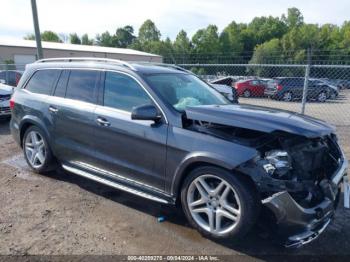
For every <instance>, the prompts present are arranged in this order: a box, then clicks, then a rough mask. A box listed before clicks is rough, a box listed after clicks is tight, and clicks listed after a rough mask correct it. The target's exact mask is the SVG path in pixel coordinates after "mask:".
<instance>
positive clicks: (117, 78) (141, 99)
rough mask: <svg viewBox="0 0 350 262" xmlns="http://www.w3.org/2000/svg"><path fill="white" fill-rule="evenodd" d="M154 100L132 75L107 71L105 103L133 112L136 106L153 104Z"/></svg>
mask: <svg viewBox="0 0 350 262" xmlns="http://www.w3.org/2000/svg"><path fill="white" fill-rule="evenodd" d="M151 103H152V100H151V99H150V97H149V96H148V94H147V93H146V92H145V90H143V88H142V87H141V86H140V85H139V84H138V83H137V82H136V81H135V80H134V79H132V78H131V77H129V76H126V75H124V74H119V73H114V72H107V73H106V79H105V89H104V105H105V106H108V107H113V108H116V109H120V110H124V111H128V112H131V111H132V108H133V107H135V106H140V105H144V104H151Z"/></svg>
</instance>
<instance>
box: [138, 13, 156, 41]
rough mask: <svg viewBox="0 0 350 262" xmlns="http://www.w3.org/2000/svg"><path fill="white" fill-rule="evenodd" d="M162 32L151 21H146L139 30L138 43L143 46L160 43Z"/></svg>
mask: <svg viewBox="0 0 350 262" xmlns="http://www.w3.org/2000/svg"><path fill="white" fill-rule="evenodd" d="M160 36H161V34H160V32H159V30H158V28H157V27H156V25H155V24H154V23H153V22H152V21H151V20H149V19H148V20H146V21H145V22H144V23H143V24H142V25H141V27H140V29H139V34H138V41H139V42H140V43H141V44H144V43H147V42H152V41H159V40H160Z"/></svg>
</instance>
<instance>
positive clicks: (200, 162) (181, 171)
mask: <svg viewBox="0 0 350 262" xmlns="http://www.w3.org/2000/svg"><path fill="white" fill-rule="evenodd" d="M252 157H254V156H252ZM239 164H241V163H232V162H227V161H225V160H223V159H220V158H213V157H208V156H196V157H189V158H187V159H186V160H184V161H183V162H182V164H181V165H180V166H179V168H178V169H177V170H176V172H175V175H174V178H173V181H172V184H171V195H173V196H174V197H175V199H177V200H178V199H179V195H180V192H181V188H182V185H183V183H184V181H185V179H186V177H187V175H188V174H189V173H190V172H192V171H193V170H194V169H196V168H198V167H202V166H211V167H217V168H221V169H224V170H226V171H228V172H230V173H232V174H234V175H237V176H240V177H242V178H243V179H245V180H247V181H248V182H249V183H252V184H253V185H254V187H255V183H254V181H253V179H252V178H251V177H250V176H249V175H246V174H243V173H241V172H240V171H238V170H237V169H236V168H237V167H238V165H239Z"/></svg>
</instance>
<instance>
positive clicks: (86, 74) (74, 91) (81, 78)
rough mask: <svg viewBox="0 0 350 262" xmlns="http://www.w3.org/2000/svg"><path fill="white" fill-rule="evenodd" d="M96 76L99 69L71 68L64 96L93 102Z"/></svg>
mask: <svg viewBox="0 0 350 262" xmlns="http://www.w3.org/2000/svg"><path fill="white" fill-rule="evenodd" d="M98 76H99V71H93V70H72V71H71V72H70V76H69V80H68V85H67V91H66V98H70V99H76V100H80V101H84V102H88V103H93V102H95V94H96V91H95V90H96V87H97V79H98Z"/></svg>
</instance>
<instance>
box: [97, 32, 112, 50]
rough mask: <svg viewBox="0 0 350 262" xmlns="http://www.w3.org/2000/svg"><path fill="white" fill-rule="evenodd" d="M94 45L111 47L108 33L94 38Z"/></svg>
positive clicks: (110, 37)
mask: <svg viewBox="0 0 350 262" xmlns="http://www.w3.org/2000/svg"><path fill="white" fill-rule="evenodd" d="M96 43H97V45H99V46H107V47H113V46H114V43H113V36H111V34H110V33H109V32H108V31H106V32H104V33H102V34H101V35H97V36H96Z"/></svg>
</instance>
